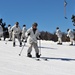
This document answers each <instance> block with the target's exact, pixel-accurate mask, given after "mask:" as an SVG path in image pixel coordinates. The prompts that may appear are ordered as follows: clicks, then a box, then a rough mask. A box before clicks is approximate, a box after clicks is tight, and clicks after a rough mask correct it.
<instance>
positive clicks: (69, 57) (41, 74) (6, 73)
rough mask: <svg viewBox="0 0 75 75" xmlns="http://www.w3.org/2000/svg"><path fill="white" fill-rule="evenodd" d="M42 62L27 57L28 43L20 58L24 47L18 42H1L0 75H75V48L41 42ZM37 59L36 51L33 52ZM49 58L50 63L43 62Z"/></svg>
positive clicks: (66, 44) (64, 44)
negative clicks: (14, 43) (14, 45)
mask: <svg viewBox="0 0 75 75" xmlns="http://www.w3.org/2000/svg"><path fill="white" fill-rule="evenodd" d="M23 44H24V43H23ZM40 48H41V52H42V56H41V61H36V60H35V59H33V58H28V57H26V55H27V49H28V43H27V44H26V46H25V47H24V50H23V52H22V55H21V56H19V55H18V54H19V53H20V51H21V49H22V47H19V43H18V42H17V41H16V47H13V46H12V42H9V41H8V42H7V44H5V41H0V75H75V46H69V43H63V45H57V43H56V42H52V41H41V47H40V46H39V49H40ZM32 55H33V57H35V51H34V49H33V51H32ZM42 58H47V59H48V61H44V60H42Z"/></svg>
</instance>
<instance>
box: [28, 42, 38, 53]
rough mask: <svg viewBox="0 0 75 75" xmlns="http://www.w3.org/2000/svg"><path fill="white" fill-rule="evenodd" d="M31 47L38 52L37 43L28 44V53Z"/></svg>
mask: <svg viewBox="0 0 75 75" xmlns="http://www.w3.org/2000/svg"><path fill="white" fill-rule="evenodd" d="M32 47H34V49H35V52H36V53H38V54H39V49H38V45H37V43H31V44H30V46H29V48H28V53H31V51H32Z"/></svg>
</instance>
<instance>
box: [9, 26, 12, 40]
mask: <svg viewBox="0 0 75 75" xmlns="http://www.w3.org/2000/svg"><path fill="white" fill-rule="evenodd" d="M8 33H9V41H12V32H11V25H8Z"/></svg>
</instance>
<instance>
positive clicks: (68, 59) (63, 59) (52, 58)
mask: <svg viewBox="0 0 75 75" xmlns="http://www.w3.org/2000/svg"><path fill="white" fill-rule="evenodd" d="M41 58H42V59H51V60H62V61H75V59H72V58H54V57H41Z"/></svg>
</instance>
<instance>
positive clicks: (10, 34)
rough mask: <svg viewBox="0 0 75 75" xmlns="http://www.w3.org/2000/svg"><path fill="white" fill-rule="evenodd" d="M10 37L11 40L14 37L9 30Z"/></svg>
mask: <svg viewBox="0 0 75 75" xmlns="http://www.w3.org/2000/svg"><path fill="white" fill-rule="evenodd" d="M9 38H10V40H11V39H12V33H11V32H9Z"/></svg>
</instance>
